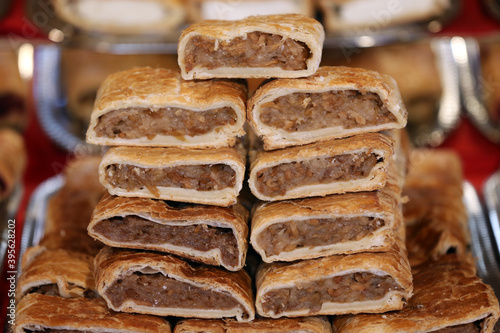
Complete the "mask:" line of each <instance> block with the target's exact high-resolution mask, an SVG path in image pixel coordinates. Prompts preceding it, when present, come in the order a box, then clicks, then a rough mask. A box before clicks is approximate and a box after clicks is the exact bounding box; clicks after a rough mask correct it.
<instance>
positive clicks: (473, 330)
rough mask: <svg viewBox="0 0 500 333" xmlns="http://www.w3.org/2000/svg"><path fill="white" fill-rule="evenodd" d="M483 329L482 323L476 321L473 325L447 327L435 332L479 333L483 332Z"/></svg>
mask: <svg viewBox="0 0 500 333" xmlns="http://www.w3.org/2000/svg"><path fill="white" fill-rule="evenodd" d="M481 328H482V322H481V321H476V322H473V323H468V324H463V325H457V326H451V327H446V328H443V329H440V330H437V331H434V333H479V332H481Z"/></svg>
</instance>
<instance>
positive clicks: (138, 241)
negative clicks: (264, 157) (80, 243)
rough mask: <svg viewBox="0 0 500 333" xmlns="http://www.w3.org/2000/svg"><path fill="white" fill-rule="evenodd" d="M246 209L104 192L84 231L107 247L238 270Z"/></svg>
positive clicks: (245, 246) (244, 239) (244, 240)
mask: <svg viewBox="0 0 500 333" xmlns="http://www.w3.org/2000/svg"><path fill="white" fill-rule="evenodd" d="M247 221H248V211H247V210H246V209H245V208H244V207H243V206H242V205H240V204H236V205H234V206H232V207H227V208H226V207H217V206H203V205H186V204H178V203H175V202H166V201H160V200H152V199H146V198H123V197H115V196H110V195H106V196H105V197H104V198H103V199H102V200H101V202H100V203H99V204H98V205H97V207H96V209H95V211H94V215H93V216H92V220H91V221H90V224H89V227H88V231H89V234H90V235H91V236H92V237H94V238H95V239H98V240H100V241H102V242H103V243H105V244H106V245H109V246H114V247H121V248H131V249H143V250H153V251H160V252H167V253H172V254H176V255H178V256H180V257H184V258H187V259H191V260H194V261H198V262H202V263H205V264H208V265H216V266H223V267H224V268H226V269H228V270H230V271H238V270H240V269H242V268H243V266H244V264H245V257H246V252H247V249H248V243H247V238H248V225H247Z"/></svg>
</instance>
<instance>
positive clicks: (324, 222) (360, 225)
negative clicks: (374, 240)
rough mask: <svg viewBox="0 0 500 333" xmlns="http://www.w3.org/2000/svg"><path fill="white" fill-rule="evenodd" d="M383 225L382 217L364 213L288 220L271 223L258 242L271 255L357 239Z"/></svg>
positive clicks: (260, 235)
mask: <svg viewBox="0 0 500 333" xmlns="http://www.w3.org/2000/svg"><path fill="white" fill-rule="evenodd" d="M384 225H385V222H384V220H382V219H379V218H374V217H366V216H359V217H352V218H341V217H338V218H328V219H310V220H305V221H297V222H296V221H293V220H292V221H286V222H282V223H275V224H273V225H271V226H270V227H269V228H267V229H266V230H264V231H263V232H261V233H260V234H259V236H258V243H259V244H260V245H261V246H262V247H263V249H264V251H265V252H266V255H267V256H272V255H278V254H280V253H282V252H291V251H294V250H296V249H299V248H303V247H316V246H325V245H329V244H336V243H341V242H347V241H359V240H360V239H362V238H364V237H366V235H368V234H370V233H372V232H374V231H375V230H377V229H379V228H381V227H382V226H384Z"/></svg>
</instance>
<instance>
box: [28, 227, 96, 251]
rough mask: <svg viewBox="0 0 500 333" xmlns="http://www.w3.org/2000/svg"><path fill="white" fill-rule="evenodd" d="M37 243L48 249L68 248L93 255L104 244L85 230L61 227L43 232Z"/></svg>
mask: <svg viewBox="0 0 500 333" xmlns="http://www.w3.org/2000/svg"><path fill="white" fill-rule="evenodd" d="M38 245H41V246H44V247H45V248H47V249H48V250H58V249H63V250H68V251H72V252H79V253H84V254H89V255H91V256H95V255H96V254H97V253H98V252H99V251H100V250H101V249H102V247H103V246H104V244H103V243H101V242H99V241H96V240H94V239H93V238H92V237H90V236H89V234H88V233H87V231H86V230H85V231H84V230H80V229H61V230H56V231H52V232H49V233H45V234H44V235H43V238H42V239H41V240H40V242H39V243H38Z"/></svg>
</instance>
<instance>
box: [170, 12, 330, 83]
mask: <svg viewBox="0 0 500 333" xmlns="http://www.w3.org/2000/svg"><path fill="white" fill-rule="evenodd" d="M324 39H325V34H324V31H323V26H322V25H321V23H319V22H318V21H316V20H315V19H313V18H309V17H307V16H304V15H300V14H286V15H262V16H251V17H248V18H245V19H242V20H237V21H225V20H205V21H201V22H197V23H194V24H192V25H191V26H189V27H188V28H187V29H185V30H184V31H183V32H182V34H181V36H180V37H179V43H178V46H177V54H178V62H179V67H180V68H181V73H182V77H183V78H184V79H186V80H192V79H210V78H216V77H230V78H270V77H281V78H283V77H289V78H296V77H304V76H309V75H312V74H314V72H316V70H317V69H318V66H319V63H320V61H321V52H322V48H323V41H324Z"/></svg>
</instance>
